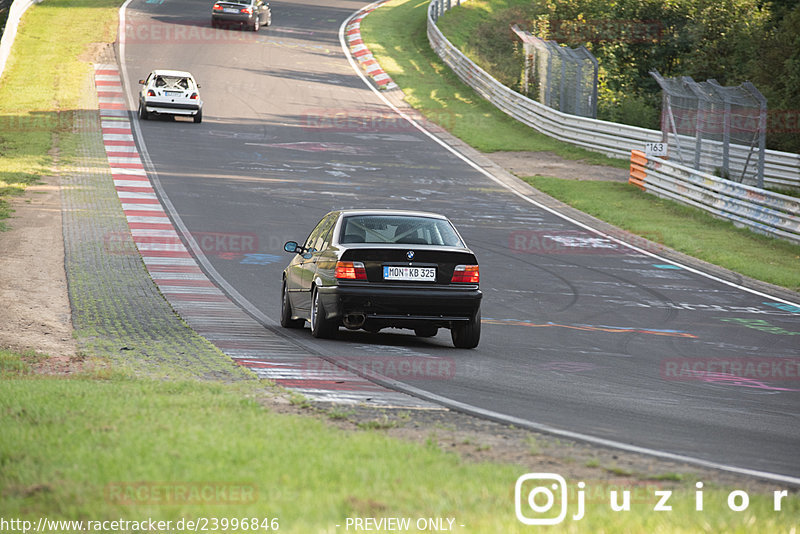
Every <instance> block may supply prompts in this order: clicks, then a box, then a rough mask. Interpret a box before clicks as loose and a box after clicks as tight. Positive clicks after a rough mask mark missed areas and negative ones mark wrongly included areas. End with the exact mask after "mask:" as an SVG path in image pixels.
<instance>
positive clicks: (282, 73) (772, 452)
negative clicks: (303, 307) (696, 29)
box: [123, 0, 800, 477]
mask: <svg viewBox="0 0 800 534" xmlns="http://www.w3.org/2000/svg"><path fill="white" fill-rule="evenodd" d="M271 5H272V9H273V26H271V27H269V28H263V29H262V30H261V32H259V33H254V32H248V31H239V30H211V28H210V8H211V2H208V3H204V2H193V1H189V0H169V1H167V2H163V3H158V2H157V1H154V0H133V1H132V2H131V3H130V4H129V6H128V8H127V12H126V16H127V30H126V46H125V57H124V58H123V59H124V63H123V68H124V69H125V70H126V74H127V79H128V80H129V81H132V82H133V84H135V82H136V80H138V79H139V78H143V77H144V76H146V74H147V73H148V72H149V71H150V70H152V69H154V68H174V69H181V70H189V71H191V72H192V73H193V74H194V75H195V77H196V79H197V80H198V82H199V83H200V84H201V86H202V97H203V99H204V101H205V108H204V120H203V123H202V124H199V125H198V124H193V123H192V122H191V121H190V120H182V119H178V120H175V121H172V120H163V119H162V120H151V121H145V122H140V127H141V132H142V136H143V139H142V140H143V141H144V145H143V146H142V145H141V144H140V149H142V152H143V153H144V149H146V153H147V154H148V155H149V159H150V164H151V166H152V169H151V170H154V171H155V172H156V173H157V175H158V178H159V180H160V183H161V186H162V187H163V193H164V194H165V195H166V197H167V198H168V200H169V202H171V204H172V205H173V206H174V209H175V211H176V213H177V214H178V215H179V217H180V219H181V220H182V222H183V224H185V225H186V227H187V228H188V230H189V231H190V232H191V233H192V234H193V235H195V236H208V235H213V236H214V239H210V240H209V239H206V240H205V242H206V245H204V247H203V248H204V253H205V255H206V257H207V259H208V261H210V262H211V264H212V265H213V267H214V269H215V270H216V271H217V272H218V273H219V275H220V276H221V277H222V278H223V279H224V280H225V281H226V282H227V283H228V284H230V285H231V286H232V287H234V288H235V289H236V291H237V292H238V293H240V294H241V295H243V296H244V297H245V298H246V299H247V301H248V302H249V303H250V304H252V305H253V306H254V307H255V308H257V309H258V310H259V311H260V312H261V313H263V314H264V315H266V316H267V317H269V318H271V319H272V320H277V319H278V312H279V304H280V299H279V292H280V275H281V270H282V269H283V267H284V266H285V265H286V264H287V263H288V261H289V256H288V255H287V254H285V253H284V252H283V251H282V245H283V243H284V241H286V240H289V239H294V240H297V241H302V240H303V239H305V237H306V235H307V233H308V232H309V231H310V229H311V228H312V227H313V226H314V224H315V223H316V222H317V221H318V220H319V219H320V218H321V217H322V216H323V215H324V214H325V213H326V212H328V211H330V210H332V209H338V208H360V207H390V208H407V209H424V210H430V211H436V212H440V213H443V214H445V215H447V216H448V217H450V218H451V219H452V220H453V222H454V223H455V224H456V226H457V227H458V228H459V230H460V231H461V233H462V235H463V236H464V237H465V239H466V240H467V242H468V243H469V245H470V246H471V247H472V248H473V250H474V251H475V253H476V254H477V256H478V259H479V261H480V263H481V271H482V280H481V287H482V289H483V291H484V300H483V306H482V315H483V335H482V339H481V344H480V346H479V347H478V348H477V349H475V350H457V349H454V348H453V347H452V344H451V341H450V335H449V332H447V331H444V330H443V331H440V333H439V335H437V336H436V337H435V338H430V339H420V338H416V337H414V336H413V334H412V333H411V332H410V331H400V330H390V331H385V332H382V333H380V334H368V333H366V332H349V331H345V330H342V332H341V335H340V337H339V339H337V340H331V341H318V340H314V346H315V347H317V348H321V350H323V351H324V352H325V354H326V355H327V356H330V357H342V358H348V357H354V356H355V357H361V356H365V357H366V356H368V357H371V358H376V359H378V358H386V359H391V358H397V357H407V356H413V357H419V358H426V359H431V360H434V361H438V362H450V363H455V369H456V370H455V372H454V373H450V374H447V375H446V376H442V375H436V374H435V375H433V376H431V375H423V376H416V377H412V379H408V380H406V381H405V382H406V383H407V384H408V385H410V386H413V387H415V388H419V389H421V390H424V391H426V392H430V393H432V394H435V395H439V396H442V397H446V398H448V399H451V400H453V401H457V402H461V403H466V404H469V405H470V406H473V407H476V408H479V409H482V410H489V411H492V412H497V413H499V414H504V415H507V416H511V417H516V418H519V419H523V420H527V421H533V422H536V423H540V424H543V425H549V426H552V427H555V428H558V429H563V430H568V431H573V432H577V433H581V434H586V435H590V436H594V437H597V438H603V439H609V440H614V441H617V442H622V443H627V444H632V445H635V446H639V447H645V448H649V449H654V450H658V451H665V452H669V453H674V454H680V455H685V456H688V457H691V458H695V459H700V460H706V461H712V462H717V463H721V464H725V465H728V466H734V467H739V468H745V469H751V470H757V471H763V472H767V473H775V474H781V475H788V476H791V477H800V452H799V451H800V424H798V414H797V412H798V410H797V408H798V407H800V381H798V370H797V368H796V367H794V368H792V367H791V365H790V363H788V362H787V361H786V360H782V358H793V360H792V361H794V362H795V366H796V362H797V358H798V355H800V337H798V336H800V315H798V312H800V309H794V310H792V308H791V307H790V306H786V305H785V303H784V304H781V302H780V301H779V300H776V299H771V298H768V297H765V296H759V295H757V294H753V293H750V292H746V291H744V290H742V289H739V288H737V287H733V286H731V285H726V284H723V283H721V282H718V281H715V280H713V279H710V278H708V277H705V276H701V275H699V274H696V273H694V272H691V271H690V270H688V269H686V268H682V267H681V266H678V265H674V264H671V263H668V262H666V261H663V260H660V259H658V258H654V257H652V256H648V255H645V254H641V253H639V252H636V251H634V250H632V249H629V248H627V247H624V246H622V245H619V244H618V243H615V242H614V241H612V240H609V239H604V238H602V237H598V236H596V235H595V234H592V233H590V232H588V231H586V230H584V229H581V228H580V227H578V226H575V225H573V224H572V223H570V222H569V221H567V220H564V219H562V218H559V217H557V216H555V215H553V214H551V213H548V212H547V211H545V210H542V209H539V208H538V207H536V206H535V205H533V204H531V203H529V202H526V201H525V200H523V199H521V198H519V197H518V196H517V195H514V194H513V193H511V192H510V191H508V190H507V189H505V188H503V187H501V186H500V185H499V184H497V183H496V182H493V181H491V180H489V179H488V178H487V177H486V176H484V175H483V174H481V173H479V172H477V171H476V170H474V169H473V168H472V167H470V166H468V165H467V164H465V163H464V162H463V161H462V160H460V159H459V158H457V157H455V156H454V155H453V154H451V153H450V152H448V151H446V150H445V149H443V148H442V147H441V146H439V145H437V144H435V143H433V142H431V140H430V139H428V138H427V137H426V136H425V135H424V134H422V133H420V132H419V131H417V130H416V129H414V128H413V127H411V126H410V125H408V124H407V123H405V122H403V121H400V120H396V119H394V118H392V117H393V115H392V111H391V110H390V109H389V108H388V107H386V105H385V104H384V103H383V102H382V101H381V100H380V99H379V98H377V97H376V95H375V94H374V93H373V92H372V91H371V90H370V89H369V88H367V87H366V86H365V84H364V83H363V82H362V80H361V79H360V78H359V77H358V76H357V74H356V73H355V72H354V70H353V69H352V67H351V66H350V64H349V63H348V61H347V58H346V56H345V55H344V53H343V52H342V49H341V47H340V43H339V39H338V32H339V28H340V26H341V24H342V22H343V21H344V20H345V19H347V18H348V17H349V16H350V15H351V14H352V13H353V12H354V11H356V10H357V9H359V8H361V7H363V5H364V2H363V1H361V0H307V1H304V2H299V1H298V2H286V1H283V2H272V3H271ZM127 91H128V92H129V93H130V94H135V92H136V91H138V86H135V85H134V86H129V87H127ZM334 117H335V118H336V119H337V120H336V121H334V120H333V118H334ZM389 119H391V120H389ZM286 335H287V336H288V337H289V339H290V341H288V342H291V340H295V341H296V342H297V343H299V344H301V345H304V346H305V345H306V344H308V343H309V342H311V340H312V338H311V335H310V332H309V330H308V329H305V330H302V331H292V332H286ZM713 359H717V360H719V361H721V362H727V363H728V364H730V365H744V364H746V363H750V364H751V365H752V364H765V365H766V366H767V367H763V368H762V371H763V372H759V373H758V374H757V376H754V375H753V374H752V373H750V374H748V372H747V370H746V368H744V367H742V370H741V371H740V372H738V373H733V375H732V374H731V373H725V372H714V373H706V374H704V375H702V377H697V376H695V377H694V379H686V378H687V377H686V375H685V374H684V375H683V376H681V375H680V373H679V372H678V371H679V370H680V369H682V368H684V367H682V366H685V365H686V364H687V362H693V363H696V362H697V361H700V362H708V361H709V360H713ZM721 370H722V369H717V371H721ZM734 370H736V369H734ZM751 370H752V369H751ZM792 372H793V373H794V375H793V376H791V375H792ZM681 378H683V379H681Z"/></svg>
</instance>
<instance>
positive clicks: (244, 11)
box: [241, 7, 253, 15]
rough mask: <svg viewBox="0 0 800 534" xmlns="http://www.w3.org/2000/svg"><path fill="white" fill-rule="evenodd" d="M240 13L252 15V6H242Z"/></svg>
mask: <svg viewBox="0 0 800 534" xmlns="http://www.w3.org/2000/svg"><path fill="white" fill-rule="evenodd" d="M241 13H247V14H248V15H252V14H253V8H251V7H243V8H242V9H241Z"/></svg>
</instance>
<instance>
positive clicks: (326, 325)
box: [310, 288, 339, 339]
mask: <svg viewBox="0 0 800 534" xmlns="http://www.w3.org/2000/svg"><path fill="white" fill-rule="evenodd" d="M310 323H311V335H312V336H314V337H317V338H320V339H329V338H332V337H335V336H336V333H337V332H338V331H339V325H337V324H336V323H334V322H333V321H331V320H329V319H326V318H325V307H324V306H323V305H322V301H321V300H320V298H319V291H317V288H314V290H313V292H312V293H311V321H310Z"/></svg>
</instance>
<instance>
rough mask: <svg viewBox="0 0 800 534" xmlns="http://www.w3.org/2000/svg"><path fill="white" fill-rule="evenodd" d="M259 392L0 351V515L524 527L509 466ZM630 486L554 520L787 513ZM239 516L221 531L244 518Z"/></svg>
mask: <svg viewBox="0 0 800 534" xmlns="http://www.w3.org/2000/svg"><path fill="white" fill-rule="evenodd" d="M259 394H261V393H259V390H258V386H257V384H256V383H255V382H251V383H240V384H234V385H230V384H227V385H223V384H208V383H199V382H163V381H154V380H146V379H134V378H131V377H128V376H125V375H121V374H112V375H108V374H102V375H99V377H98V376H92V375H91V374H87V375H85V376H83V377H82V378H79V379H58V378H43V377H40V376H37V375H33V374H30V365H29V364H28V363H26V361H25V359H24V358H22V357H20V356H19V355H14V354H12V353H8V352H2V351H0V427H1V428H2V429H3V432H1V433H0V465H1V466H2V469H0V494H2V495H3V498H2V499H0V517H4V518H20V519H25V520H30V521H34V522H35V521H37V520H38V518H39V517H47V518H48V519H50V520H57V519H64V520H84V521H88V520H92V521H104V520H117V519H123V520H128V521H137V520H143V519H146V518H153V519H155V520H162V521H173V525H175V522H177V521H179V520H180V519H183V518H185V519H199V518H203V517H205V518H209V519H212V518H213V519H217V520H218V521H222V520H223V519H227V520H229V522H230V525H231V526H233V521H234V519H235V520H237V521H241V520H242V519H244V518H257V519H259V520H263V519H264V518H277V519H278V521H279V525H280V531H281V532H302V533H308V532H337V531H344V528H343V527H344V526H345V524H346V521H347V518H349V517H351V518H352V517H362V518H363V517H375V518H382V517H399V518H410V519H411V521H412V524H413V525H415V526H416V521H417V520H418V519H420V518H454V519H455V528H454V529H453V530H454V531H457V532H480V533H488V532H503V533H513V532H528V531H529V529H530V527H528V526H526V525H523V524H522V523H520V522H518V521H517V519H516V517H515V514H514V511H513V510H514V502H513V499H514V483H515V481H516V479H517V477H518V476H519V475H521V474H522V473H523V472H524V471H523V470H522V469H521V468H518V467H515V466H512V465H503V464H489V463H480V464H477V463H468V462H464V461H462V460H461V459H460V458H459V457H458V456H456V455H455V454H452V453H447V452H444V451H441V450H440V449H439V448H438V447H437V446H435V444H433V443H429V444H427V445H426V444H415V443H410V442H406V441H401V440H397V439H393V438H389V437H387V436H385V435H384V433H383V432H382V431H379V430H375V429H369V430H368V431H356V432H345V431H342V430H338V429H336V428H333V427H331V426H329V425H328V424H325V423H324V422H323V421H322V420H320V419H311V418H307V417H299V416H296V415H285V414H276V413H273V412H271V411H270V410H268V409H267V408H265V407H263V406H262V405H261V404H260V403H259V402H258V401H257V400H258V398H257V396H258V395H259ZM599 484H601V482H600V481H596V484H595V483H593V482H592V481H587V490H589V491H592V492H595V493H597V492H600V493H603V492H604V491H605V490H606V489H607V488H604V487H602V486H600V485H599ZM647 487H648V488H649V489H654V488H655V489H657V484H654V485H649V486H647ZM531 489H532V487H531V488H528V489H527V491H530V490H531ZM634 490H635V492H632V497H633V499H632V501H631V510H630V511H629V512H619V513H616V512H612V511H610V510H609V507H608V502H607V500H606V501H604V500H603V499H600V498H597V496H596V495H595V493H591V494H590V493H587V501H586V518H585V519H583V520H582V521H580V522H579V523H578V522H574V523H572V522H569V520H567V523H566V525H565V526H566V527H567V528H566V529H567V531H577V530H578V529H580V531H586V532H590V531H593V532H599V531H606V532H622V531H625V532H654V531H662V532H664V531H669V532H696V531H698V530H703V529H705V530H706V531H715V532H744V531H746V530H748V531H749V530H753V529H757V530H759V531H762V532H779V531H789V529H790V528H791V526H792V525H793V524H794V520H795V519H796V517H798V514H800V502H798V500H797V498H796V496H791V497H790V498H788V499H784V502H783V507H782V510H781V511H779V512H776V511H773V506H772V496H771V495H768V494H758V493H752V492H751V494H750V495H749V499H750V504H749V507H748V508H747V510H746V511H744V512H732V511H731V510H730V509H729V508H728V506H727V495H728V493H729V491H730V490H728V489H722V488H712V487H710V486H707V487H706V489H705V490H704V503H705V511H703V512H697V511H695V510H694V503H695V500H694V487H693V485H692V487H691V491H689V489H687V490H686V491H683V490H679V491H676V492H675V493H674V494H673V496H672V499H671V502H670V504H672V506H673V511H672V512H654V511H653V510H652V508H653V506H654V505H655V503H656V502H657V499H658V497H657V496H655V495H652V494H650V493H642V492H643V491H644V488H643V487H642V486H636V487H635V488H634ZM648 491H649V490H648ZM606 499H607V497H606ZM573 512H574V509H571V510H570V513H573ZM336 525H342V527H340V528H337V527H336ZM460 525H464V527H463V528H462V527H461V526H460ZM248 526H250V525H248ZM240 527H241V525H239V528H237V527H233V528H229V529H227V531H232V532H242V531H246V530H252V528H249V529H245V528H240ZM61 530H64V531H66V530H68V529H66V528H63V529H61ZM119 530H120V531H122V530H126V529H122V528H120V529H119ZM131 530H132V529H131ZM162 530H169V529H162ZM418 530H420V529H417V528H413V527H412V528H410V529H408V531H411V532H416V531H418ZM261 531H264V529H263V528H261Z"/></svg>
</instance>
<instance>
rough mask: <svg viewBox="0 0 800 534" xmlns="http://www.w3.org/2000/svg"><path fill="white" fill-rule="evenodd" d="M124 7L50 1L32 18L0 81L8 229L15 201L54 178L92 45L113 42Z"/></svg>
mask: <svg viewBox="0 0 800 534" xmlns="http://www.w3.org/2000/svg"><path fill="white" fill-rule="evenodd" d="M120 3H121V1H120V0H48V1H47V2H44V3H41V4H34V5H33V6H31V7H30V8H29V9H28V11H27V12H26V13H25V15H24V17H23V18H22V22H21V24H20V29H19V32H18V33H17V36H16V39H15V42H14V47H13V49H12V51H11V55H10V56H9V59H8V62H7V64H6V69H5V71H4V72H3V77H2V79H1V80H0V230H2V229H5V228H7V223H5V222H4V221H3V219H7V218H8V217H10V216H11V213H12V210H11V208H10V207H9V203H8V200H9V197H10V196H11V195H19V194H21V193H22V192H24V191H25V188H26V187H27V186H29V185H31V184H34V183H37V182H38V181H39V179H40V177H42V176H44V175H46V174H49V173H51V172H52V166H53V155H52V152H51V150H52V149H53V147H54V146H57V143H58V135H59V133H61V132H65V131H69V130H70V129H71V128H72V124H73V115H74V113H73V112H74V111H75V110H76V109H77V106H78V101H79V97H80V91H81V84H82V81H83V80H84V79H85V76H86V75H87V74H88V73H89V72H90V70H91V65H90V64H89V63H88V62H86V61H82V60H81V59H80V58H81V57H82V56H83V55H84V54H85V53H86V51H87V49H88V47H89V45H90V43H95V42H104V43H105V42H113V41H114V36H115V32H116V29H115V24H114V23H115V22H116V8H117V7H118V6H119V5H120ZM33 81H35V83H32V82H33Z"/></svg>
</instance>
